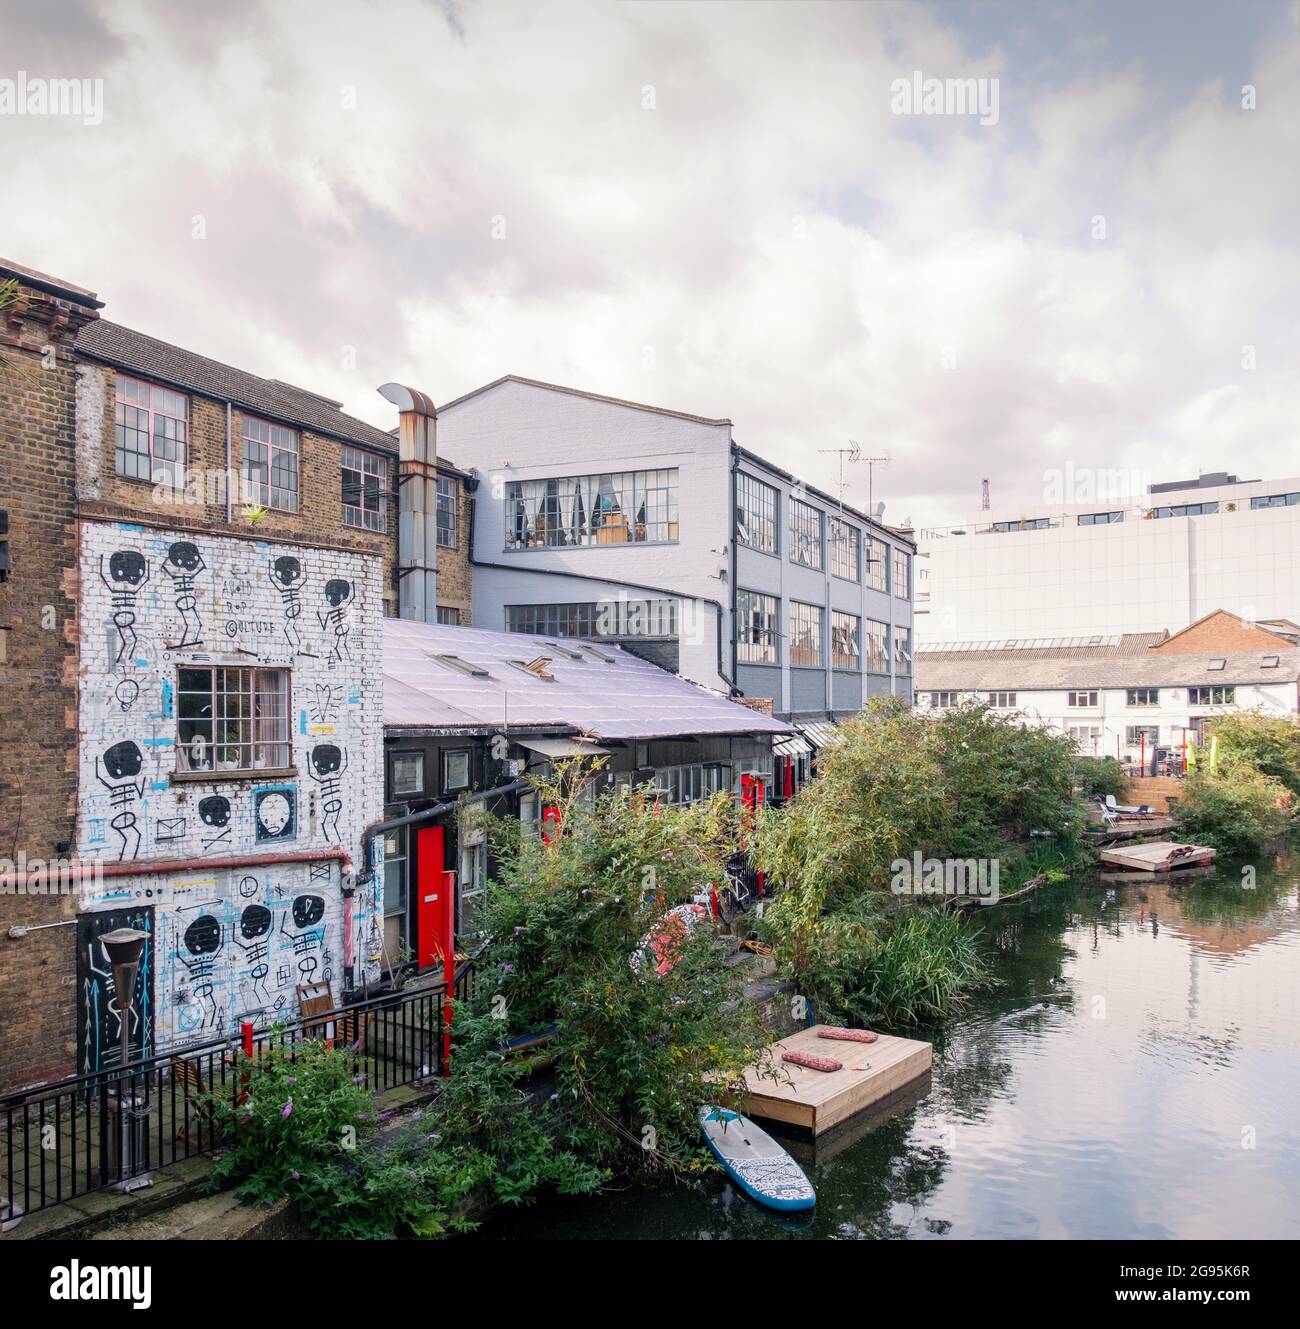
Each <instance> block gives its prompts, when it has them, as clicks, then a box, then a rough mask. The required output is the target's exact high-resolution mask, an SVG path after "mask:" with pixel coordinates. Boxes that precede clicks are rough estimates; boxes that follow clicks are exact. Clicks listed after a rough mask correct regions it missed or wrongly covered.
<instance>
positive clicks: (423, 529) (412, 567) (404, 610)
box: [379, 383, 438, 623]
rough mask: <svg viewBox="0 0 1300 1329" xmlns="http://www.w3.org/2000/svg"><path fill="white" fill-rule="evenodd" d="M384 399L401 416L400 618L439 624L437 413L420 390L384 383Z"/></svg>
mask: <svg viewBox="0 0 1300 1329" xmlns="http://www.w3.org/2000/svg"><path fill="white" fill-rule="evenodd" d="M379 395H380V396H381V397H383V398H384V399H385V400H387V401H390V402H392V403H393V405H394V406H396V407H397V410H398V463H397V486H398V491H397V579H398V614H399V616H400V617H402V618H408V619H414V620H415V621H416V622H419V623H435V622H437V619H438V591H437V576H438V532H437V513H438V413H437V411H436V410H435V409H434V405H433V401H432V399H431V398H429V397H428V396H426V395H425V394H424V393H423V392H420V391H419V390H418V389H417V388H408V387H404V386H403V385H402V384H401V383H385V384H384V385H383V387H381V388H380V389H379Z"/></svg>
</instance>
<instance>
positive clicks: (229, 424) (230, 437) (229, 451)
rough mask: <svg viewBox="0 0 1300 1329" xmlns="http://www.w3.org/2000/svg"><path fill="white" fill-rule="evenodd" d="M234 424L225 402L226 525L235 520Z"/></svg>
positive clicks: (229, 408)
mask: <svg viewBox="0 0 1300 1329" xmlns="http://www.w3.org/2000/svg"><path fill="white" fill-rule="evenodd" d="M233 429H234V424H233V416H232V414H231V406H230V403H229V402H227V403H226V525H227V526H229V525H231V524H232V523H233V522H234V520H235V495H234V493H233V492H232V491H233V489H234V487H235V453H234V434H233Z"/></svg>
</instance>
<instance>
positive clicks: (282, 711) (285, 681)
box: [172, 664, 297, 780]
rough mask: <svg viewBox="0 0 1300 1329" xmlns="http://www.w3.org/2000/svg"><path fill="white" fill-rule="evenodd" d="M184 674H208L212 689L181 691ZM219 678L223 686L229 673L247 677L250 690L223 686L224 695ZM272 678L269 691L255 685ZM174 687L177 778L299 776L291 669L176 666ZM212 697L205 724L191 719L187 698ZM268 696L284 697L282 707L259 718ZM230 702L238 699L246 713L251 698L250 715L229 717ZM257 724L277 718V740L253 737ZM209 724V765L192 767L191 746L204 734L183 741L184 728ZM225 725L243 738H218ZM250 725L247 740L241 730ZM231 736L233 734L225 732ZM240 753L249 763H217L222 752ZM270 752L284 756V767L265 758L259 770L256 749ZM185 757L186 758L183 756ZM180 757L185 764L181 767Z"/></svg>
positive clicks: (198, 719)
mask: <svg viewBox="0 0 1300 1329" xmlns="http://www.w3.org/2000/svg"><path fill="white" fill-rule="evenodd" d="M183 674H207V675H208V676H209V686H208V687H207V688H206V689H204V688H195V687H183V686H182V677H181V676H182V675H183ZM218 674H221V675H223V677H222V680H221V681H222V683H223V684H224V683H225V682H226V681H227V679H226V677H225V676H226V675H229V674H236V675H249V676H251V678H250V680H249V681H250V687H249V688H247V689H245V688H238V689H232V688H229V687H223V688H222V689H221V690H220V691H218V689H217V681H218V680H217V675H218ZM268 674H269V675H271V676H272V677H273V678H274V679H275V680H276V681H277V684H278V686H277V688H276V689H275V690H271V689H268V688H260V687H258V686H257V683H258V675H268ZM175 687H176V729H175V745H176V746H175V769H174V770H173V772H172V778H173V779H180V780H186V779H197V780H221V779H247V778H248V777H249V776H250V775H251V776H253V777H255V778H257V779H265V778H268V777H270V776H273V775H283V774H296V773H297V772H296V771H295V769H294V764H293V719H292V717H293V671H292V670H291V669H285V668H277V667H270V666H265V665H220V664H216V665H205V664H178V665H177V666H176V675H175ZM205 694H206V695H207V696H208V697H209V699H210V700H209V708H208V714H207V719H206V720H204V719H203V717H202V716H201V715H198V716H189V715H184V714H183V713H182V712H183V711H184V710H185V698H187V697H202V696H204V695H205ZM266 696H275V697H277V698H282V699H283V706H282V707H281V706H279V705H277V706H276V708H275V709H274V710H273V711H272V713H271V714H269V715H258V714H257V713H256V711H257V705H258V700H259V698H262V697H266ZM218 698H222V699H223V704H222V705H220V706H219V705H218ZM231 698H237V699H239V706H238V708H237V709H238V711H240V712H242V711H243V709H244V706H243V703H244V699H247V710H248V713H247V714H242V713H237V714H234V715H232V714H230V713H229V700H228V699H231ZM259 720H272V721H275V720H278V721H280V722H281V723H280V725H279V726H277V728H276V733H277V735H282V736H277V737H272V738H257V737H254V736H253V735H254V733H255V726H256V724H257V722H258V721H259ZM205 724H206V726H207V730H208V736H207V737H206V739H205V740H204V741H205V747H206V752H207V754H208V764H207V765H206V766H196V765H193V764H192V756H191V754H192V752H193V745H194V741H195V739H196V738H200V737H203V735H202V734H201V733H200V732H195V733H191V734H190V735H189V736H188V737H182V726H183V725H192V726H200V727H201V726H203V725H205ZM219 724H220V725H221V726H222V727H223V729H224V728H225V727H226V726H228V725H231V724H233V725H235V726H236V729H235V732H236V734H237V735H240V736H238V737H236V738H234V739H230V738H228V737H223V738H222V739H220V740H218V739H217V737H216V735H217V728H218V725H219ZM244 725H247V726H248V730H247V733H248V735H249V736H248V737H247V738H244V737H242V734H243V732H244V731H243V728H242V726H244ZM226 732H227V733H228V732H229V730H228V729H226ZM232 748H234V749H236V750H237V752H238V754H239V755H240V756H245V755H246V756H248V757H249V758H250V761H249V764H247V765H244V764H241V762H240V761H239V760H236V762H235V764H234V765H233V766H222V765H218V762H220V761H222V760H229V758H224V759H223V758H221V757H220V756H219V755H218V754H219V753H221V752H223V751H229V750H230V749H232ZM259 748H272V749H276V751H275V752H274V753H273V754H270V755H274V756H282V757H283V758H284V760H283V762H281V763H278V764H277V763H272V762H271V761H270V760H269V759H264V761H265V764H263V765H261V766H258V765H257V764H256V763H257V760H258V755H257V754H258V749H259ZM182 754H184V756H183V757H182ZM182 759H183V760H184V763H185V764H184V765H182V764H181V762H182Z"/></svg>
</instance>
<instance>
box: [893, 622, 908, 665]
mask: <svg viewBox="0 0 1300 1329" xmlns="http://www.w3.org/2000/svg"><path fill="white" fill-rule="evenodd" d="M894 672H895V673H898V674H910V673H911V672H912V632H911V629H910V628H895V629H894Z"/></svg>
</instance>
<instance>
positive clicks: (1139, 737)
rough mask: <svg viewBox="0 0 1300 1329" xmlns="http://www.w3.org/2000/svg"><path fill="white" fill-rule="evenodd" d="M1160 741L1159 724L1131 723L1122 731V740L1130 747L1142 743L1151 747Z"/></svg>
mask: <svg viewBox="0 0 1300 1329" xmlns="http://www.w3.org/2000/svg"><path fill="white" fill-rule="evenodd" d="M1159 741H1160V726H1159V725H1154V724H1131V725H1129V726H1128V728H1127V729H1125V731H1124V742H1125V743H1127V744H1128V746H1129V747H1131V748H1139V747H1141V746H1142V744H1143V743H1145V744H1146V745H1147V747H1148V748H1153V747H1155V745H1156V744H1157V743H1158V742H1159Z"/></svg>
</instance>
